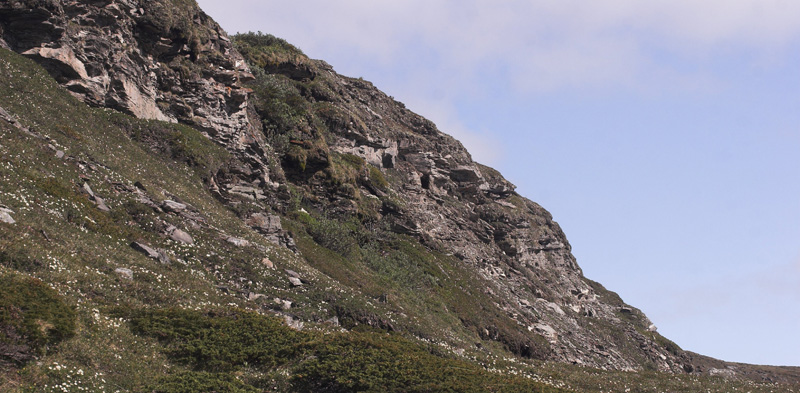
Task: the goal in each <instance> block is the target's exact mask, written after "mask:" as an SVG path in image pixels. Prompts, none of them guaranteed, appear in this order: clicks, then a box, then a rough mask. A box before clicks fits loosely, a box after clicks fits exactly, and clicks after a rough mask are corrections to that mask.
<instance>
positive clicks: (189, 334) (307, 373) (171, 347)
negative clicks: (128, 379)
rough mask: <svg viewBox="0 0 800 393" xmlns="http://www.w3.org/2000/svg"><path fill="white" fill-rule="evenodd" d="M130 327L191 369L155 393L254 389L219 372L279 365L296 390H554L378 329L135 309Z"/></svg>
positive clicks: (256, 316) (231, 314)
mask: <svg viewBox="0 0 800 393" xmlns="http://www.w3.org/2000/svg"><path fill="white" fill-rule="evenodd" d="M131 326H132V330H133V331H134V332H136V333H138V334H142V335H147V336H152V337H155V338H158V339H159V340H160V341H161V342H162V343H164V345H165V347H166V350H165V352H166V353H167V356H168V357H169V358H170V359H171V360H172V361H174V362H176V363H178V364H181V365H186V366H189V367H190V368H191V369H193V370H194V371H189V370H185V371H179V372H177V373H176V374H173V375H170V376H169V377H166V378H163V379H161V380H160V381H159V382H158V383H157V385H156V387H154V391H156V392H162V391H163V392H184V391H187V392H188V391H211V389H226V390H225V391H241V392H248V391H256V390H255V386H248V385H247V384H245V383H244V382H242V381H241V380H239V379H236V378H234V377H232V376H231V375H230V374H225V373H224V372H230V371H236V370H242V369H243V368H245V367H246V368H249V369H251V370H258V371H260V372H265V373H269V372H271V371H273V370H274V369H275V368H277V367H282V368H283V369H284V370H286V371H287V372H288V373H289V375H290V376H289V379H288V380H289V383H290V384H291V390H292V391H298V392H320V391H329V392H431V391H433V392H484V391H494V392H556V391H559V390H557V389H551V388H549V387H546V386H544V385H542V384H541V383H537V382H535V381H533V380H530V379H527V378H524V377H514V376H506V375H500V374H494V373H491V372H487V371H486V370H484V369H483V368H481V367H479V366H478V365H476V364H474V363H470V362H466V361H464V360H459V359H456V358H452V357H447V356H444V355H442V354H437V353H436V352H437V351H436V350H435V349H434V348H433V347H430V348H426V347H425V346H423V345H420V344H419V343H416V342H414V341H411V340H408V339H405V338H402V337H401V336H398V335H396V334H387V333H384V332H382V331H380V330H371V329H361V330H360V331H358V332H355V331H354V332H350V333H333V332H329V333H322V332H299V331H295V330H292V329H290V328H288V327H287V326H285V325H284V324H282V323H281V322H280V321H279V320H278V319H276V318H272V317H267V316H263V315H259V314H256V313H253V312H248V311H243V310H239V311H236V310H224V311H219V312H208V313H202V312H199V311H189V310H180V309H163V310H155V311H139V312H135V313H133V315H132V316H131ZM251 382H252V383H254V384H256V385H257V384H259V381H258V380H257V379H256V380H252V381H251Z"/></svg>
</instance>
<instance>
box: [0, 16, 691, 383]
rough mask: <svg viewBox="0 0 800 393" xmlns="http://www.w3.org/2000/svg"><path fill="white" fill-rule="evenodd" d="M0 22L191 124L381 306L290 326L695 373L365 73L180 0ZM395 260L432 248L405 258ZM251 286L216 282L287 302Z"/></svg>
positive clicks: (73, 66)
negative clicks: (326, 325)
mask: <svg viewBox="0 0 800 393" xmlns="http://www.w3.org/2000/svg"><path fill="white" fill-rule="evenodd" d="M0 29H2V30H0V37H1V38H2V41H0V45H2V46H4V47H6V48H10V49H12V50H14V51H16V52H19V53H21V54H23V55H25V56H27V57H28V58H30V59H33V60H34V61H36V62H38V63H39V64H41V65H42V66H43V67H44V68H45V69H47V71H48V72H49V73H50V75H51V76H52V77H53V78H54V79H55V80H56V81H57V82H58V83H59V84H60V85H62V86H63V87H64V88H65V89H67V90H68V91H69V92H70V93H71V94H72V95H73V96H75V97H77V98H79V99H80V100H82V101H84V102H86V103H88V104H89V105H92V106H96V107H106V108H111V109H115V110H119V111H121V112H123V113H126V114H129V115H132V116H135V117H138V118H143V119H156V120H163V121H167V122H177V123H181V124H184V125H188V126H191V127H194V128H196V129H197V130H199V131H201V132H202V133H203V135H204V136H206V137H207V138H209V139H210V140H212V141H214V142H215V143H216V144H218V145H219V146H222V147H224V148H225V149H226V150H227V151H228V152H230V153H231V154H232V155H231V157H232V158H231V159H230V160H228V161H227V162H226V163H225V165H224V166H222V167H220V168H219V169H218V170H215V171H213V172H212V173H209V175H208V176H207V177H206V178H205V186H206V188H207V190H208V192H209V193H211V194H213V195H214V196H215V197H216V198H217V199H218V200H219V201H221V202H223V203H224V204H226V206H228V207H229V208H230V209H231V210H233V211H235V212H236V214H237V215H238V217H239V218H240V219H241V220H243V221H244V222H245V223H246V224H247V225H248V226H249V227H251V228H253V229H254V230H255V231H258V232H259V233H261V234H262V235H263V236H266V237H267V239H269V240H270V241H272V242H273V243H275V244H277V245H279V246H280V247H286V248H289V249H290V250H292V251H293V253H294V255H295V256H296V257H297V258H299V259H300V260H302V261H303V263H304V264H306V266H307V268H308V270H309V271H313V272H316V273H315V274H319V275H322V276H324V277H325V280H328V281H326V282H333V283H335V284H336V285H338V286H341V287H343V288H346V290H347V291H350V293H354V294H356V295H355V296H356V297H358V296H361V298H362V299H366V300H365V303H368V304H372V303H378V306H375V307H376V308H370V309H369V310H371V311H369V312H365V311H364V310H365V309H366V308H364V309H362V308H357V307H356V308H348V306H346V305H337V306H336V307H332V308H331V309H326V310H325V311H324V312H322V311H319V312H318V311H313V310H312V309H313V308H314V306H316V305H310V304H308V303H309V302H310V301H306V303H307V304H306V306H308V310H303V309H302V308H301V309H299V310H296V311H294V313H293V314H292V318H294V319H295V322H297V320H305V321H314V320H321V319H327V318H329V317H332V316H335V317H337V318H339V319H342V320H344V319H350V320H352V321H353V323H355V324H359V323H360V324H371V325H373V326H376V327H380V328H384V329H387V330H397V331H403V332H408V333H410V334H413V335H417V336H421V337H423V338H426V339H432V340H438V341H441V342H445V343H447V344H448V345H451V346H454V347H457V348H462V349H463V348H464V347H465V346H466V347H471V348H473V349H474V347H475V346H476V344H477V347H478V348H483V347H484V344H482V343H496V344H497V345H499V346H501V347H503V348H505V350H509V351H511V352H513V353H514V354H516V355H518V356H522V357H531V358H540V359H548V360H557V361H562V362H570V363H576V364H582V365H588V366H595V367H600V368H608V369H617V370H639V369H643V368H655V369H658V370H662V371H671V372H676V373H680V372H684V371H691V370H692V369H693V368H692V366H691V365H690V364H689V363H688V362H689V360H688V359H689V358H688V356H687V355H685V354H684V353H683V352H682V351H681V350H680V348H678V347H677V346H676V345H674V344H673V343H671V342H670V341H668V340H666V339H664V338H663V337H661V336H660V335H658V334H657V333H656V332H655V327H654V326H652V324H651V323H650V321H649V320H648V319H647V317H646V316H645V315H644V314H643V313H641V312H640V311H639V310H637V309H635V308H633V307H630V306H628V305H626V304H624V303H623V302H622V301H621V300H620V299H619V297H618V296H616V294H614V293H613V292H609V291H607V290H606V289H605V288H603V287H602V286H601V285H600V284H597V283H595V282H592V281H591V280H588V279H586V278H585V277H583V274H582V272H581V270H580V267H579V266H578V265H577V263H576V261H575V258H574V257H573V255H572V254H571V253H570V250H571V248H570V245H569V242H568V241H567V238H566V236H565V235H564V233H563V232H562V230H561V229H560V227H559V226H558V224H557V223H556V222H555V221H553V219H552V217H551V215H550V214H549V213H548V212H547V211H546V210H545V209H544V208H542V207H541V206H539V205H538V204H536V203H535V202H532V201H530V200H528V199H525V198H524V197H522V196H520V195H519V194H517V193H516V192H515V191H514V186H513V185H512V184H511V183H509V182H508V181H507V180H505V179H504V178H503V177H502V175H500V174H499V173H498V172H497V171H495V170H493V169H491V168H488V167H486V166H483V165H480V164H478V163H475V162H474V161H472V159H471V157H470V155H469V153H468V152H467V151H466V150H465V149H464V147H463V146H462V145H461V144H460V143H459V142H458V141H456V140H455V139H453V138H452V137H450V136H448V135H447V134H445V133H442V132H441V131H439V130H438V129H437V128H436V126H435V125H434V124H432V123H431V122H430V121H428V120H426V119H424V118H422V117H420V116H418V115H416V114H414V113H412V112H411V111H409V110H408V109H406V108H405V107H404V106H403V105H402V104H401V103H399V102H397V101H395V100H394V99H393V98H391V97H389V96H387V95H386V94H384V93H382V92H381V91H379V90H378V89H376V88H375V87H374V86H372V85H371V84H370V83H369V82H366V81H363V80H361V79H352V78H347V77H344V76H341V75H338V74H337V73H335V72H334V71H333V69H332V68H331V67H330V66H329V65H327V64H325V63H324V62H321V61H315V60H311V59H308V58H307V57H306V56H305V55H303V54H302V52H300V51H299V50H297V49H296V48H294V47H292V46H291V45H289V44H287V43H285V42H283V41H282V40H279V39H275V38H274V37H270V36H262V35H254V34H250V35H243V36H238V37H234V38H233V39H231V38H229V37H227V35H226V34H225V33H224V32H223V31H222V30H221V29H220V27H219V26H218V25H217V24H216V23H215V22H213V20H211V19H210V18H209V17H208V16H207V15H205V14H204V13H203V12H202V11H201V10H199V9H198V8H197V6H196V5H195V4H194V3H193V2H191V1H185V0H174V1H168V0H156V1H153V0H149V1H145V0H109V1H69V2H66V1H45V0H39V1H36V0H27V1H21V0H16V1H6V2H3V3H2V4H0ZM153 144H154V146H155V145H158V143H155V142H154V143H153ZM124 192H129V193H135V192H139V191H136V190H135V189H133V190H131V189H126V190H125V191H124ZM139 193H141V192H139ZM112 202H113V201H112ZM151 202H152V201H151ZM112 205H113V203H112ZM184 208H185V206H184ZM165 210H166V211H169V208H165ZM181 210H182V209H181ZM170 233H174V230H172V231H171V232H170ZM337 236H338V237H337ZM408 244H411V245H410V246H409V245H408ZM404 247H405V248H404ZM409 247H410V248H409ZM320 250H322V251H324V253H325V254H324V255H328V256H329V257H320V256H319V255H320V253H321V252H322V251H320ZM409 250H412V251H409ZM420 250H422V251H420ZM395 254H397V255H400V254H402V255H406V256H408V255H412V254H413V255H418V254H419V255H422V254H424V255H425V256H426V257H425V258H422V257H420V258H419V259H418V262H414V264H411V265H403V264H402V263H401V262H399V261H401V259H391V258H394V255H395ZM429 256H430V257H429ZM398 258H399V257H398ZM426 258H427V259H426ZM408 260H412V261H417V260H416V259H413V258H411V259H408V258H406V259H402V261H408ZM424 261H428V262H429V263H430V265H429V266H428V265H426V266H422V264H423V262H424ZM428 262H426V263H428ZM270 263H272V262H270ZM403 269H412V270H406V271H405V272H406V273H403ZM413 269H416V270H413ZM245 270H246V269H245ZM365 272H366V273H365ZM408 272H412V273H408ZM409 274H413V275H415V276H414V277H406V276H408V275H409ZM253 280H254V277H248V276H247V275H246V273H241V274H239V276H237V277H233V276H230V277H221V278H220V281H221V282H220V283H219V284H220V286H222V287H224V288H225V291H239V292H240V293H243V294H245V296H246V297H248V298H250V299H252V298H254V297H253V296H251V294H252V295H254V296H255V295H261V296H265V297H266V298H271V297H273V296H276V295H275V294H274V293H268V292H267V290H263V289H262V290H261V292H262V293H256V292H255V289H254V288H255V285H254V284H253V283H252V281H253ZM299 280H300V279H299V278H298V282H299V283H300V284H299V285H298V286H300V285H302V284H303V283H302V281H299ZM398 280H400V281H398ZM403 280H405V281H403ZM248 282H249V283H248ZM407 285H413V286H414V287H413V288H408V287H406V286H407ZM380 287H385V288H384V289H383V290H382V289H381V288H380ZM319 290H320V291H324V290H323V289H319ZM282 296H286V295H285V294H284V295H282ZM255 298H256V299H257V298H258V297H255ZM318 298H320V299H322V298H325V299H328V298H326V297H325V296H323V295H320V296H319V297H318ZM284 300H285V301H288V302H289V304H292V301H295V302H296V299H291V298H290V299H284ZM329 300H330V299H329ZM331 301H332V300H331ZM332 302H334V301H332ZM283 304H285V303H283ZM370 307H371V306H370ZM425 310H429V311H430V313H435V314H437V315H436V316H431V315H428V314H426V311H425ZM312 311H313V312H312ZM320 313H321V314H322V315H320ZM326 313H327V314H326ZM290 319H291V318H290ZM439 323H440V325H437V324H439ZM431 324H432V325H431ZM491 350H493V349H491Z"/></svg>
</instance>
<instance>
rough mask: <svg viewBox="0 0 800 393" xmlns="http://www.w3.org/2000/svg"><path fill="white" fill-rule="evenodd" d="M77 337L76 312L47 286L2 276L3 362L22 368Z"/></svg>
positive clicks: (0, 330)
mask: <svg viewBox="0 0 800 393" xmlns="http://www.w3.org/2000/svg"><path fill="white" fill-rule="evenodd" d="M74 334H75V311H74V310H73V309H72V307H70V306H68V305H67V304H66V303H64V301H63V300H62V298H61V297H60V296H59V295H58V293H56V291H54V290H53V289H51V288H50V287H48V286H47V284H45V283H43V282H41V281H39V280H37V279H35V278H30V277H26V276H22V275H17V274H4V275H1V276H0V361H2V360H5V361H10V362H13V363H15V364H17V365H22V364H24V363H26V362H27V361H29V360H31V359H32V358H33V357H35V356H37V355H42V354H44V353H45V352H46V351H47V350H48V349H49V348H51V347H53V346H54V345H56V344H58V343H59V342H61V341H62V340H64V339H67V338H69V337H72V336H73V335H74Z"/></svg>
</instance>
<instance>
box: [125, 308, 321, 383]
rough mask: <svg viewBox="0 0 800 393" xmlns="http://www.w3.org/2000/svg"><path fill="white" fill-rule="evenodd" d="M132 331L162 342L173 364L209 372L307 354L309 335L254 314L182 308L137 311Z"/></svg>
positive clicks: (269, 363) (280, 361)
mask: <svg viewBox="0 0 800 393" xmlns="http://www.w3.org/2000/svg"><path fill="white" fill-rule="evenodd" d="M131 324H132V327H133V331H134V332H136V333H139V334H143V335H148V336H153V337H157V338H159V339H160V340H161V341H162V342H163V343H165V344H166V346H167V354H168V356H169V357H170V358H172V359H173V360H174V361H176V362H178V363H182V364H186V365H189V366H191V367H193V368H196V369H200V370H208V371H232V370H236V369H237V368H239V367H241V366H244V365H250V366H255V367H260V368H264V369H268V368H272V367H276V366H279V365H282V364H285V363H287V362H288V361H289V360H291V359H292V358H294V357H296V356H297V355H298V354H299V353H300V352H302V350H303V345H304V344H305V342H306V341H307V340H308V337H307V335H305V334H303V333H301V332H298V331H295V330H292V329H291V328H289V327H288V326H286V325H284V324H283V323H282V322H281V321H280V320H279V319H277V318H272V317H267V316H264V315H260V314H257V313H255V312H251V311H225V312H223V313H214V312H211V313H207V314H204V313H201V312H199V311H192V310H182V309H165V310H157V311H143V312H137V313H136V314H135V315H134V317H133V318H132V320H131Z"/></svg>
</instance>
